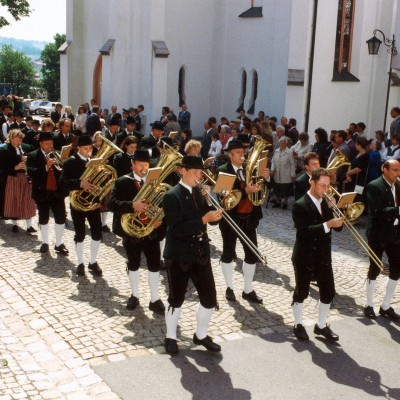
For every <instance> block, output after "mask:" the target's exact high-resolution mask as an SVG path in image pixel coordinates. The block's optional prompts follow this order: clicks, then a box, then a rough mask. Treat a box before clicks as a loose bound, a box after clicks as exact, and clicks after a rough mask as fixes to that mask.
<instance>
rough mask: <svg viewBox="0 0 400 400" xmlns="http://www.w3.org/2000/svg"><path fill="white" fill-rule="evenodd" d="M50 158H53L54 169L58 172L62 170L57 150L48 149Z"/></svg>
mask: <svg viewBox="0 0 400 400" xmlns="http://www.w3.org/2000/svg"><path fill="white" fill-rule="evenodd" d="M49 157H50V158H53V159H54V161H55V163H54V168H55V169H57V170H58V171H61V170H62V167H63V162H62V161H61V156H60V154H58V152H57V150H55V149H50V155H49Z"/></svg>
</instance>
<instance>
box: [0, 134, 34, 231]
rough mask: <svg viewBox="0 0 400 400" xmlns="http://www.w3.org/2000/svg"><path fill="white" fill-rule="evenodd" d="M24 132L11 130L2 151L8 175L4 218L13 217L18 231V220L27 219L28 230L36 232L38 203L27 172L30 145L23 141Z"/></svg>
mask: <svg viewBox="0 0 400 400" xmlns="http://www.w3.org/2000/svg"><path fill="white" fill-rule="evenodd" d="M23 138H24V134H23V133H22V132H21V131H20V130H19V129H12V130H11V131H10V132H9V136H8V140H9V143H7V145H6V146H5V148H4V149H3V151H2V152H1V158H2V160H1V163H2V166H3V167H2V168H3V172H4V174H5V176H6V186H5V194H4V218H5V219H12V222H13V227H12V232H14V233H17V232H18V224H17V221H18V220H22V219H24V220H25V221H26V232H27V233H29V234H30V233H35V232H36V229H34V228H33V226H32V218H33V217H34V216H35V215H36V204H35V202H34V200H33V199H32V197H31V192H32V185H31V184H30V181H28V175H27V173H26V158H27V153H29V152H30V151H32V148H31V146H30V145H28V144H25V143H22V139H23Z"/></svg>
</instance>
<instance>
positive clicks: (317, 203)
mask: <svg viewBox="0 0 400 400" xmlns="http://www.w3.org/2000/svg"><path fill="white" fill-rule="evenodd" d="M307 194H308V195H309V196H310V199H311V200H312V202H313V203H314V204H315V207H317V209H318V211H319V213H320V214H321V215H322V207H321V203H322V199H316V198H315V197H314V196H313V195H312V194H311V191H310V190H309V191H308V192H307ZM323 226H324V231H325V233H329V231H330V229H329V228H328V225H327V223H326V222H324V223H323Z"/></svg>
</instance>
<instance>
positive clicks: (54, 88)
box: [40, 33, 66, 101]
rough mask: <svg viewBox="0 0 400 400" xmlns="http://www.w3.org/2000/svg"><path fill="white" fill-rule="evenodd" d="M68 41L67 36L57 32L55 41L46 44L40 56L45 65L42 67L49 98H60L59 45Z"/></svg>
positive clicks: (44, 85) (44, 84)
mask: <svg viewBox="0 0 400 400" xmlns="http://www.w3.org/2000/svg"><path fill="white" fill-rule="evenodd" d="M65 41H66V36H65V35H61V34H59V33H57V34H56V35H55V36H54V43H49V44H46V46H44V49H43V51H42V54H41V56H40V58H41V60H42V61H43V63H44V65H43V67H42V75H43V88H44V89H45V90H46V91H47V95H48V99H50V100H53V101H55V100H60V55H59V53H58V49H59V47H60V46H61V45H62V44H63V43H64V42H65Z"/></svg>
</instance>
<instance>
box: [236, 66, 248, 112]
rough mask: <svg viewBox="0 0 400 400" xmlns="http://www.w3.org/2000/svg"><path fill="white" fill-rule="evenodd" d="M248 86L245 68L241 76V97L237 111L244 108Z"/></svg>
mask: <svg viewBox="0 0 400 400" xmlns="http://www.w3.org/2000/svg"><path fill="white" fill-rule="evenodd" d="M246 86H247V73H246V71H245V70H244V69H243V70H242V76H241V85H240V97H239V107H238V108H237V110H236V112H239V111H240V110H241V109H242V108H244V99H245V98H246Z"/></svg>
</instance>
